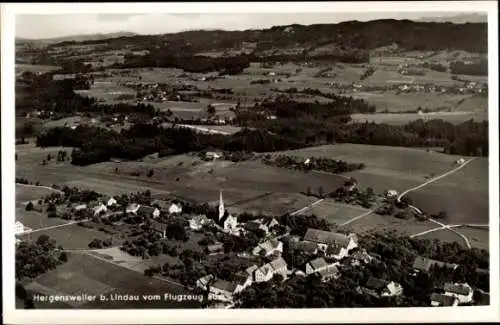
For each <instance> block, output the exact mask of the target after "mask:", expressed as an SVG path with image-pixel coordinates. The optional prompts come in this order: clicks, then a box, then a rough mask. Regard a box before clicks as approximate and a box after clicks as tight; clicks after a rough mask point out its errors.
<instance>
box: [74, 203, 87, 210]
mask: <svg viewBox="0 0 500 325" xmlns="http://www.w3.org/2000/svg"><path fill="white" fill-rule="evenodd" d="M86 208H87V205H86V204H79V205H76V206H75V207H74V208H73V210H74V211H75V212H78V211H82V210H85V209H86Z"/></svg>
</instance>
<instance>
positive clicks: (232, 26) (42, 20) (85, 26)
mask: <svg viewBox="0 0 500 325" xmlns="http://www.w3.org/2000/svg"><path fill="white" fill-rule="evenodd" d="M457 14H458V13H456V12H455V13H453V12H447V13H436V12H427V13H418V12H405V13H394V12H393V13H383V12H357V13H285V14H276V13H259V14H59V15H17V16H16V18H15V26H16V31H15V34H16V37H22V38H29V39H44V38H55V37H62V36H68V35H71V36H73V35H82V34H97V33H103V34H105V33H115V32H133V33H137V34H163V33H175V32H180V31H185V30H194V29H224V30H244V29H261V28H269V27H272V26H278V25H290V24H302V25H310V24H326V23H338V22H341V21H348V20H359V21H367V20H374V19H386V18H393V19H410V20H414V19H420V18H423V17H445V16H455V15H457Z"/></svg>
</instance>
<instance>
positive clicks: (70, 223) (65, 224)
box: [17, 219, 88, 235]
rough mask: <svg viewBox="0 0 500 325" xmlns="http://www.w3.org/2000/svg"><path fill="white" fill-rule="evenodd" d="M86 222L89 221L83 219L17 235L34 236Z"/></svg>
mask: <svg viewBox="0 0 500 325" xmlns="http://www.w3.org/2000/svg"><path fill="white" fill-rule="evenodd" d="M85 221H88V219H82V220H77V221H71V222H67V223H63V224H61V225H55V226H49V227H43V228H38V229H33V230H30V231H26V232H22V233H20V234H17V235H27V234H32V233H34V232H39V231H45V230H51V229H56V228H61V227H66V226H71V225H74V224H77V223H80V222H85Z"/></svg>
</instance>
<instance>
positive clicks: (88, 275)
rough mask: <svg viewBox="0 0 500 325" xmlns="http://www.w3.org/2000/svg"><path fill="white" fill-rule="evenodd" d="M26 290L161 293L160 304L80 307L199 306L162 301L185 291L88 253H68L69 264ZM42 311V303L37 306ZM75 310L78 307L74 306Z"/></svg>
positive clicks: (99, 303) (104, 303)
mask: <svg viewBox="0 0 500 325" xmlns="http://www.w3.org/2000/svg"><path fill="white" fill-rule="evenodd" d="M27 289H31V290H33V291H38V292H42V293H45V294H53V293H58V294H74V295H77V294H83V293H87V294H91V295H100V294H103V295H105V296H106V297H107V298H110V295H111V294H129V295H142V294H145V295H150V294H159V295H161V296H162V299H161V300H159V301H149V302H148V301H145V300H144V299H140V300H139V301H111V299H109V300H107V301H100V300H99V297H97V300H96V301H94V302H90V303H86V304H82V305H78V307H79V308H106V309H108V308H131V307H132V308H190V307H195V306H196V303H193V302H188V301H183V302H182V303H177V302H174V301H172V300H166V299H163V295H164V294H166V293H170V294H182V293H185V292H183V289H181V288H179V287H178V286H175V285H173V284H171V283H168V282H166V281H161V280H158V279H155V278H146V277H144V275H143V274H141V273H139V272H134V271H131V270H128V269H126V268H123V267H120V266H117V265H113V264H111V263H109V262H105V261H104V260H103V259H98V258H96V257H91V256H88V255H86V254H69V258H68V262H67V263H65V264H63V265H61V266H59V267H58V268H57V269H56V270H54V271H52V272H49V273H46V274H44V275H42V276H40V277H38V278H37V279H36V280H35V281H34V282H32V283H31V284H29V285H28V286H27ZM141 298H142V297H141ZM38 304H39V305H42V306H40V307H39V306H38V305H37V306H36V307H37V308H43V303H38ZM75 307H76V306H75Z"/></svg>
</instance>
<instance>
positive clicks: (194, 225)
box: [189, 214, 210, 230]
mask: <svg viewBox="0 0 500 325" xmlns="http://www.w3.org/2000/svg"><path fill="white" fill-rule="evenodd" d="M209 221H210V219H208V218H207V216H205V215H204V214H202V215H199V216H195V217H193V218H192V219H190V220H189V228H190V229H191V230H200V229H202V228H203V226H204V225H206V224H208V222H209Z"/></svg>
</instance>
